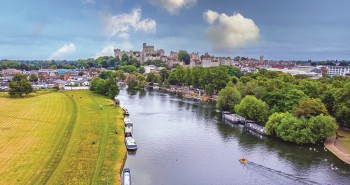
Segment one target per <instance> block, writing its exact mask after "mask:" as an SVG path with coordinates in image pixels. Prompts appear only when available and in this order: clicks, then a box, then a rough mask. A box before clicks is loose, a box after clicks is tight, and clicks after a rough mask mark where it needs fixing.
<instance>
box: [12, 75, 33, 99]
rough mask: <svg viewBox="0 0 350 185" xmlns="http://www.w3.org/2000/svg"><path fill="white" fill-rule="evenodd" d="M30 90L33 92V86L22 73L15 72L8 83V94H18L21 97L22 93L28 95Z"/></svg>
mask: <svg viewBox="0 0 350 185" xmlns="http://www.w3.org/2000/svg"><path fill="white" fill-rule="evenodd" d="M31 92H33V87H32V85H31V84H30V83H29V82H28V80H27V79H26V78H25V76H24V75H20V74H17V75H15V76H14V77H13V79H12V82H10V84H9V94H10V95H11V96H17V95H18V96H20V97H22V96H23V94H25V95H28V94H29V93H31Z"/></svg>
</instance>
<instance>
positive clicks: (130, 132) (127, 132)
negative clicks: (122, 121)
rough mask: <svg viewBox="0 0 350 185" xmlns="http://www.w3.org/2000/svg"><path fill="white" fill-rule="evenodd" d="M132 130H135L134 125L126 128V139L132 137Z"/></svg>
mask: <svg viewBox="0 0 350 185" xmlns="http://www.w3.org/2000/svg"><path fill="white" fill-rule="evenodd" d="M132 129H133V127H132V125H126V126H125V127H124V135H125V137H129V136H132Z"/></svg>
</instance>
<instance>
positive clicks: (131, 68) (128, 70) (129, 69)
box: [120, 65, 137, 73]
mask: <svg viewBox="0 0 350 185" xmlns="http://www.w3.org/2000/svg"><path fill="white" fill-rule="evenodd" d="M120 69H121V70H123V71H124V72H126V73H132V72H136V71H137V69H136V67H135V66H133V65H125V66H121V67H120Z"/></svg>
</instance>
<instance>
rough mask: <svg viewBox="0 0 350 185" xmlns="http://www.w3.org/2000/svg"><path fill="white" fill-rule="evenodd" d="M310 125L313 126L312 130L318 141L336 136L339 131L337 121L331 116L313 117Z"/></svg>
mask: <svg viewBox="0 0 350 185" xmlns="http://www.w3.org/2000/svg"><path fill="white" fill-rule="evenodd" d="M309 124H310V125H311V128H312V129H311V130H312V132H313V133H314V135H315V137H316V138H315V139H316V140H322V139H325V138H327V137H330V136H334V135H335V133H336V130H337V129H338V125H337V123H336V122H335V119H334V118H333V117H331V116H327V115H323V114H321V115H318V116H316V117H312V118H311V119H310V120H309Z"/></svg>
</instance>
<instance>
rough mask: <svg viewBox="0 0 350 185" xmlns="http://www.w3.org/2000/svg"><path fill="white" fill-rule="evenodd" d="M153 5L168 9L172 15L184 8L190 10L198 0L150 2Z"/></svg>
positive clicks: (160, 0) (152, 0)
mask: <svg viewBox="0 0 350 185" xmlns="http://www.w3.org/2000/svg"><path fill="white" fill-rule="evenodd" d="M149 1H150V3H151V4H153V5H155V6H160V7H162V8H164V9H166V10H167V11H168V12H169V13H171V14H176V13H178V12H179V10H180V9H182V8H188V7H191V6H192V5H194V4H196V2H197V0H149Z"/></svg>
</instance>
